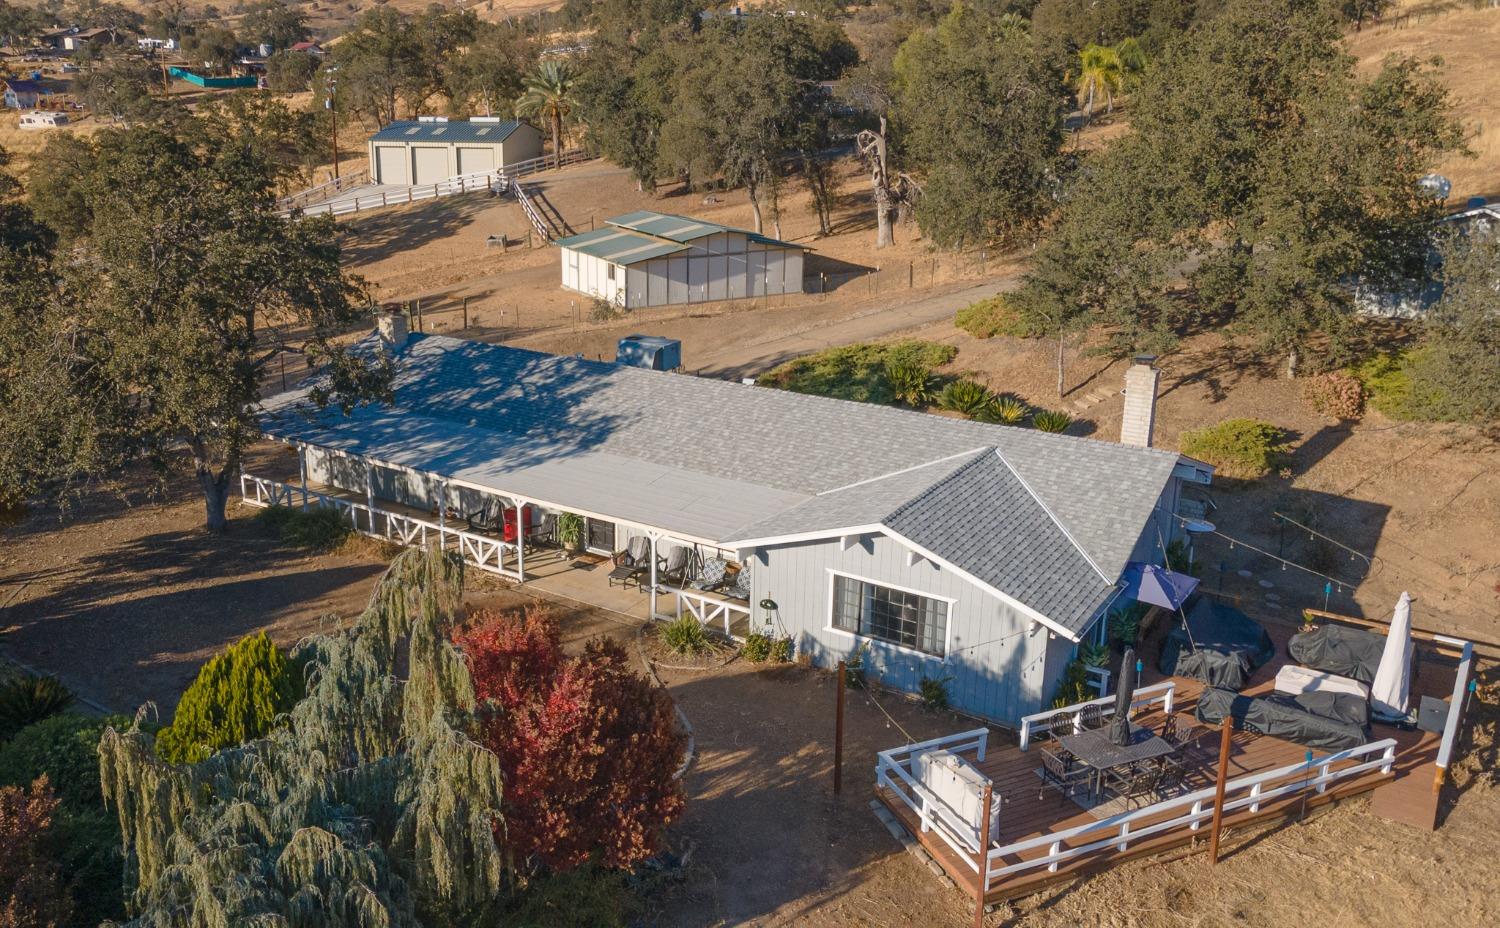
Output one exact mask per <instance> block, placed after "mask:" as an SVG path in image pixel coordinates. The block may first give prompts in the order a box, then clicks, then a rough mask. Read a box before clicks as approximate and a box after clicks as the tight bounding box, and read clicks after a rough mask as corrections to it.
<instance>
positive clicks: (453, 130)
mask: <svg viewBox="0 0 1500 928" xmlns="http://www.w3.org/2000/svg"><path fill="white" fill-rule="evenodd" d="M519 128H521V124H520V123H519V122H517V121H516V120H514V119H508V120H505V121H504V122H465V121H453V122H413V121H411V120H398V121H396V122H393V123H391V124H390V125H387V126H385V127H384V128H382V129H381V130H380V131H379V132H377V133H375V134H374V135H372V136H370V141H372V142H486V143H490V144H496V143H499V142H503V141H505V140H506V139H508V138H510V136H511V134H512V133H514V132H515V131H516V130H517V129H519Z"/></svg>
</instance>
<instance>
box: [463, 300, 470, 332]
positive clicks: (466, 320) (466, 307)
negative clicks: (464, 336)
mask: <svg viewBox="0 0 1500 928" xmlns="http://www.w3.org/2000/svg"><path fill="white" fill-rule="evenodd" d="M468 328H469V298H468V297H464V329H465V330H466V331H467V330H468Z"/></svg>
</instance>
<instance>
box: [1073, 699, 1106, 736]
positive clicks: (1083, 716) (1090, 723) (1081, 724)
mask: <svg viewBox="0 0 1500 928" xmlns="http://www.w3.org/2000/svg"><path fill="white" fill-rule="evenodd" d="M1103 727H1104V710H1102V709H1100V708H1099V706H1097V705H1096V704H1094V703H1089V704H1088V705H1085V706H1084V707H1083V708H1082V709H1080V710H1078V729H1079V730H1080V731H1093V730H1094V729H1096V728H1103Z"/></svg>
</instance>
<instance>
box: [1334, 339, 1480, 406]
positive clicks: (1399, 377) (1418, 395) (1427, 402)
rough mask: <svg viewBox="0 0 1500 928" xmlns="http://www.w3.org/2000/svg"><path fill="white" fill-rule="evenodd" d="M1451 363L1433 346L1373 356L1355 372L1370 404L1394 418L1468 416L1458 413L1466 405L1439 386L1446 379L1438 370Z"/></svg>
mask: <svg viewBox="0 0 1500 928" xmlns="http://www.w3.org/2000/svg"><path fill="white" fill-rule="evenodd" d="M1448 364H1449V362H1448V360H1447V359H1445V358H1444V357H1443V356H1441V355H1439V354H1438V353H1437V352H1434V351H1433V350H1432V349H1430V348H1426V347H1421V348H1410V349H1406V350H1403V351H1399V352H1396V353H1393V354H1382V355H1378V356H1376V357H1373V358H1371V359H1369V360H1368V361H1365V362H1364V363H1363V364H1360V365H1359V366H1358V367H1356V368H1354V371H1353V374H1354V376H1355V377H1356V378H1357V379H1358V380H1359V382H1360V384H1361V385H1362V386H1363V387H1364V390H1365V396H1366V398H1367V400H1368V402H1369V405H1371V406H1374V407H1375V408H1376V409H1378V410H1380V411H1381V412H1383V413H1385V414H1386V415H1387V416H1390V417H1391V418H1392V419H1402V420H1408V421H1410V420H1450V419H1464V418H1468V417H1467V416H1465V415H1462V414H1455V413H1456V411H1457V410H1458V409H1459V408H1460V407H1462V406H1464V405H1465V404H1464V403H1463V402H1462V400H1456V399H1455V398H1454V397H1452V396H1450V395H1449V394H1448V393H1446V392H1445V391H1444V390H1443V388H1442V387H1440V386H1438V384H1440V383H1443V382H1445V381H1446V379H1447V378H1446V377H1445V376H1443V373H1439V372H1438V369H1439V368H1442V367H1443V366H1445V365H1448ZM1444 373H1451V371H1450V372H1444ZM1434 374H1436V376H1434Z"/></svg>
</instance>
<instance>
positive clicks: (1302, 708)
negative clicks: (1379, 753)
mask: <svg viewBox="0 0 1500 928" xmlns="http://www.w3.org/2000/svg"><path fill="white" fill-rule="evenodd" d="M1193 714H1194V715H1195V716H1197V718H1198V721H1200V722H1203V723H1205V724H1208V725H1218V724H1219V723H1220V722H1222V721H1223V720H1224V717H1225V716H1229V717H1230V718H1232V719H1234V721H1235V725H1236V726H1237V727H1238V728H1241V729H1244V730H1245V731H1253V732H1258V733H1259V734H1262V735H1270V736H1272V737H1274V738H1282V739H1284V740H1286V741H1294V742H1296V743H1297V744H1305V745H1307V746H1308V747H1310V748H1322V749H1324V750H1330V751H1342V750H1344V749H1345V748H1354V747H1359V746H1360V745H1362V744H1366V743H1368V742H1369V740H1370V706H1369V703H1367V702H1365V700H1363V699H1360V698H1359V697H1358V696H1353V695H1350V694H1348V693H1303V694H1302V695H1300V696H1285V695H1282V694H1276V695H1271V696H1245V695H1243V694H1240V693H1235V692H1231V691H1229V690H1224V689H1218V688H1216V687H1208V688H1206V689H1204V691H1203V693H1202V695H1200V696H1199V697H1198V708H1197V709H1196V710H1195V711H1194V713H1193Z"/></svg>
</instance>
